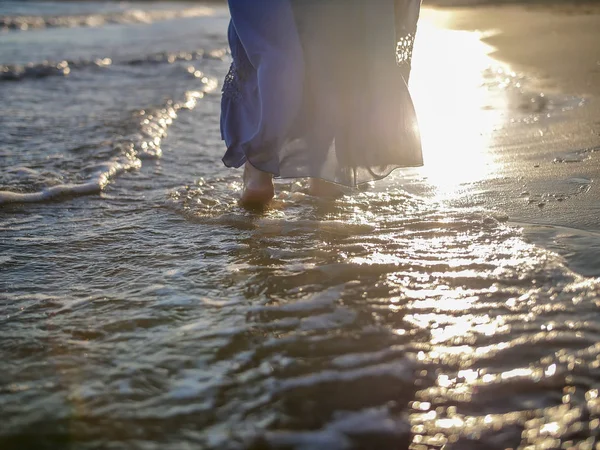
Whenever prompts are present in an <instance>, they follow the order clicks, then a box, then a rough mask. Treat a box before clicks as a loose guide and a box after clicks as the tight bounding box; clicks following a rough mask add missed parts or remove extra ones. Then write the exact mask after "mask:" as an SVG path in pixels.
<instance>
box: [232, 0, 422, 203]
mask: <svg viewBox="0 0 600 450" xmlns="http://www.w3.org/2000/svg"><path fill="white" fill-rule="evenodd" d="M419 8H420V0H252V1H249V0H229V9H230V12H231V23H230V26H229V31H228V37H229V43H230V46H231V52H232V56H233V63H232V66H231V69H230V71H229V73H228V75H227V77H226V79H225V83H224V86H223V98H222V114H221V132H222V137H223V139H224V140H225V143H226V145H227V151H226V153H225V156H224V158H223V162H224V163H225V165H226V166H228V167H242V166H244V189H243V192H242V198H241V201H242V203H244V204H266V203H268V202H269V201H270V200H271V199H272V197H273V195H274V188H273V177H281V178H304V177H309V178H311V179H312V189H313V192H315V193H318V191H319V188H320V187H322V186H323V185H324V182H330V183H336V184H340V185H345V186H350V187H355V186H357V185H359V184H361V183H365V182H369V181H373V180H377V179H381V178H384V177H385V176H387V175H388V174H389V173H390V172H391V171H393V170H394V169H396V168H399V167H410V166H419V165H421V164H422V154H421V143H420V137H419V132H418V126H417V121H416V117H415V112H414V108H413V105H412V101H411V98H410V94H409V92H408V88H407V86H406V83H407V82H408V76H409V73H410V61H411V56H412V46H413V42H414V36H415V32H416V23H417V19H418V16H419Z"/></svg>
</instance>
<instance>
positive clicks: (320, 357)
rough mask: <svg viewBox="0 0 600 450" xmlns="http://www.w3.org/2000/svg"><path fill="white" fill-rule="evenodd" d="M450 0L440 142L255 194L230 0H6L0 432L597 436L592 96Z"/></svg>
mask: <svg viewBox="0 0 600 450" xmlns="http://www.w3.org/2000/svg"><path fill="white" fill-rule="evenodd" d="M436 17H437V16H435V15H433V16H432V15H430V14H424V16H423V20H422V23H421V25H420V31H419V38H418V42H417V48H416V50H415V69H414V73H413V77H412V80H411V89H412V91H413V93H414V98H415V102H416V106H417V110H418V112H419V117H420V121H421V128H422V134H423V141H424V146H425V156H426V158H427V164H426V166H425V167H424V168H422V169H418V170H407V171H396V172H395V173H394V174H393V175H392V176H390V177H389V178H388V179H386V180H384V181H382V182H381V183H378V184H375V185H369V186H367V187H365V188H363V189H361V190H359V191H356V192H349V193H348V194H347V195H345V196H343V197H342V198H340V199H338V200H320V199H317V198H313V197H310V196H309V195H307V193H306V192H307V189H306V187H307V186H306V182H305V181H303V180H283V181H280V182H278V183H277V190H278V195H277V198H276V199H275V201H274V203H273V205H272V207H271V208H269V209H268V210H267V211H264V212H261V213H258V212H250V211H245V210H243V209H242V208H240V207H239V206H238V205H237V197H238V195H239V190H240V173H239V172H236V171H231V170H228V169H225V168H224V167H222V164H221V163H220V157H221V155H222V153H223V145H222V143H221V141H220V135H219V102H220V98H219V87H220V83H221V79H222V78H223V77H224V76H225V74H226V72H227V70H228V66H229V63H230V60H229V54H228V50H227V42H226V36H225V30H226V26H227V23H228V13H227V10H226V9H225V8H224V7H221V6H214V5H212V6H211V5H208V6H206V5H202V4H199V3H186V4H177V3H171V2H169V3H164V4H162V3H149V4H144V3H137V2H136V3H126V2H120V3H106V2H85V3H78V2H65V3H53V2H41V3H38V2H29V1H28V2H22V1H2V2H0V26H2V27H3V28H4V31H3V32H2V34H0V42H1V43H2V44H1V45H0V104H1V105H2V108H3V114H2V115H1V116H0V143H1V144H0V161H1V163H0V167H1V171H0V191H1V192H0V304H1V305H2V309H1V312H2V314H0V448H2V449H13V448H14V449H80V448H81V449H96V448H97V449H122V448H136V449H137V448H140V449H155V448H156V449H170V448H172V449H183V448H194V449H197V448H207V449H298V450H309V449H310V450H312V449H332V450H336V449H378V450H379V449H402V448H410V449H413V450H424V449H442V448H444V449H457V450H459V449H460V450H464V449H506V448H512V449H517V448H519V449H563V448H564V449H567V448H568V449H579V450H583V449H593V448H595V447H594V446H595V445H596V440H597V439H598V437H599V436H600V399H599V397H598V389H599V379H600V344H599V343H598V342H599V339H600V314H599V310H598V301H599V300H600V282H599V281H598V278H597V277H598V276H600V261H599V260H598V257H597V254H598V250H600V230H598V227H597V222H596V224H595V223H594V217H597V215H595V214H597V209H594V208H598V206H597V205H596V204H595V202H594V201H593V198H597V197H593V196H594V193H595V189H597V188H596V184H595V182H596V180H595V179H594V170H595V169H594V167H597V160H596V158H597V152H596V150H597V148H596V147H595V146H596V145H599V144H600V143H598V142H596V141H594V138H593V137H590V136H587V135H586V136H585V137H581V136H580V134H581V133H579V134H578V133H577V132H576V131H577V128H576V127H575V128H573V127H574V125H573V124H574V123H579V122H578V120H579V117H580V114H585V112H586V111H587V109H586V108H589V105H590V104H593V101H594V100H593V99H586V98H579V97H576V96H572V95H567V94H560V93H542V92H540V91H539V90H537V88H536V83H535V80H534V79H533V78H531V77H530V76H528V75H527V74H519V73H514V72H513V71H512V70H511V68H510V67H508V66H506V65H505V64H502V63H499V62H495V61H493V60H492V59H490V56H489V53H490V52H491V51H492V49H490V48H488V47H487V46H486V45H485V44H484V43H483V41H482V38H485V36H484V35H479V34H475V33H466V32H457V31H449V30H445V29H444V28H443V26H442V25H440V23H439V22H438V21H437V20H436ZM451 50H452V51H451ZM569 127H570V128H569ZM555 130H571V131H572V135H568V136H569V137H568V144H567V143H566V142H565V140H561V139H560V136H565V135H566V134H565V132H562V131H561V133H562V134H561V133H559V132H557V131H555ZM573 130H574V131H573ZM536 136H537V137H536ZM542 141H543V142H542ZM549 174H550V175H549ZM551 175H552V176H551ZM590 198H591V199H592V200H590ZM581 205H584V206H585V205H587V207H583V206H581Z"/></svg>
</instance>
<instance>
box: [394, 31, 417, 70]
mask: <svg viewBox="0 0 600 450" xmlns="http://www.w3.org/2000/svg"><path fill="white" fill-rule="evenodd" d="M414 45H415V34H414V33H408V34H405V35H404V36H403V37H402V38H400V40H399V41H398V43H397V44H396V62H397V63H398V65H399V66H401V67H403V66H408V67H410V64H411V61H412V55H413V47H414Z"/></svg>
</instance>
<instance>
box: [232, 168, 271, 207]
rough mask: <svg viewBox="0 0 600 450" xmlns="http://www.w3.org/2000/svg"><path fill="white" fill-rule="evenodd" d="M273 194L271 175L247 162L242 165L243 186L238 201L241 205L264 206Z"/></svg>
mask: <svg viewBox="0 0 600 450" xmlns="http://www.w3.org/2000/svg"><path fill="white" fill-rule="evenodd" d="M274 195H275V190H274V187H273V175H271V174H270V173H267V172H262V171H260V170H258V169H257V168H255V167H254V166H253V165H252V164H250V163H249V162H246V165H245V166H244V188H243V191H242V196H241V198H240V203H241V204H242V205H243V206H249V207H252V206H258V207H260V206H265V205H266V204H268V203H269V202H270V201H271V200H272V199H273V196H274Z"/></svg>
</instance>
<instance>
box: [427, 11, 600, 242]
mask: <svg viewBox="0 0 600 450" xmlns="http://www.w3.org/2000/svg"><path fill="white" fill-rule="evenodd" d="M422 15H423V18H425V19H427V20H431V21H433V22H435V23H438V24H442V25H443V26H444V27H446V28H449V29H454V30H465V31H478V32H480V33H482V40H483V41H484V42H485V43H486V44H489V45H491V46H492V47H494V49H495V50H494V51H493V52H492V53H491V56H492V57H493V58H494V59H497V60H499V61H502V62H505V63H507V64H509V66H510V67H511V69H512V70H514V71H515V72H516V73H517V74H524V75H525V76H526V77H527V78H528V80H529V90H530V92H529V98H527V96H525V98H523V97H521V98H513V99H512V102H513V103H516V104H514V105H512V106H513V110H519V109H520V110H521V111H527V110H528V109H531V110H532V111H533V112H535V113H537V114H538V115H540V114H539V113H542V114H541V115H543V113H544V112H545V109H550V108H552V106H550V105H548V104H546V100H545V99H548V98H551V97H552V95H559V96H562V97H563V98H565V99H569V98H570V99H572V103H574V104H576V105H573V104H571V105H569V104H567V103H568V101H566V102H565V103H564V104H562V105H561V104H558V105H554V110H553V111H551V112H552V115H553V116H554V118H552V117H550V116H551V115H550V114H548V118H549V119H547V120H540V121H538V120H537V119H536V120H532V121H531V122H532V123H530V124H526V125H524V126H522V127H518V128H513V129H511V130H507V131H506V132H505V133H504V134H503V135H502V134H500V135H499V136H497V137H496V142H495V144H494V146H495V148H494V152H495V153H496V154H497V155H498V156H499V158H500V159H501V160H502V162H503V163H502V164H501V165H502V175H503V176H505V177H507V180H509V183H507V185H508V186H509V187H506V186H505V187H502V186H499V185H498V184H497V183H496V185H493V186H490V192H488V195H487V196H485V198H484V199H483V201H484V203H485V204H486V206H488V207H491V208H496V209H500V210H502V211H504V212H506V213H508V215H509V217H510V220H512V221H515V222H522V223H533V224H543V225H556V226H563V227H569V228H574V229H582V230H587V231H592V232H597V231H599V230H600V201H599V199H600V190H599V188H598V181H599V180H600V169H599V167H600V166H599V162H600V160H599V159H600V158H599V157H598V153H599V150H600V102H599V100H598V97H599V96H600V5H598V4H595V5H594V4H587V5H581V6H575V5H568V4H563V3H553V4H550V5H545V6H544V5H539V4H535V5H521V6H517V5H510V6H477V7H460V8H424V10H423V13H422ZM548 102H549V103H550V102H551V101H548ZM577 102H579V103H577ZM557 111H558V114H559V116H560V117H559V118H558V119H557V118H556V114H557ZM511 120H513V121H517V120H519V119H517V118H516V115H513V118H511ZM573 180H575V181H578V180H584V181H585V183H586V184H587V186H585V187H584V188H583V190H585V193H584V195H573V196H571V197H569V198H568V201H565V200H566V198H565V196H562V197H561V195H562V194H563V193H564V192H565V189H563V187H564V186H565V185H567V184H572V182H573ZM510 181H512V183H511V182H510ZM517 181H518V183H517ZM524 200H525V201H527V202H528V204H527V205H526V204H525V203H524ZM537 200H540V201H539V202H537ZM529 204H533V205H532V206H529Z"/></svg>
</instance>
